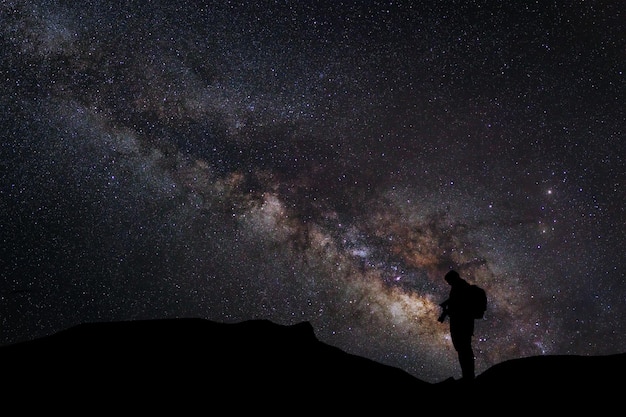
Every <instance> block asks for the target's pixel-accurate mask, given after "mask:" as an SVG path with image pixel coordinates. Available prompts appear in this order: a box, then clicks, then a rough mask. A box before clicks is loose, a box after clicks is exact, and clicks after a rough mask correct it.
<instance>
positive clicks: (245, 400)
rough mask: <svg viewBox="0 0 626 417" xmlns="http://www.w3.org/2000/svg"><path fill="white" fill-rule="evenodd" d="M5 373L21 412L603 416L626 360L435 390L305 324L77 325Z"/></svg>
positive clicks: (589, 360)
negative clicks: (584, 409)
mask: <svg viewBox="0 0 626 417" xmlns="http://www.w3.org/2000/svg"><path fill="white" fill-rule="evenodd" d="M0 365H1V366H2V369H3V374H4V378H3V381H4V383H3V392H4V393H5V398H8V399H11V400H17V399H18V398H21V400H20V403H24V401H27V400H24V398H22V397H24V396H27V397H28V398H32V397H33V396H35V397H36V398H40V399H41V398H45V399H47V401H44V403H47V404H49V403H57V404H58V400H59V399H60V398H65V397H66V396H67V394H68V393H71V395H72V396H73V397H74V398H81V399H82V400H81V401H89V402H92V403H93V402H102V400H103V399H108V402H109V404H112V403H116V402H124V404H126V405H130V406H141V407H142V409H145V408H146V407H154V408H155V409H157V410H159V409H161V408H162V407H167V406H172V407H180V406H181V404H186V405H190V404H194V403H197V402H199V401H203V399H204V400H205V401H209V402H210V403H211V404H212V405H213V406H216V405H217V404H222V406H230V407H235V409H238V410H240V411H250V410H256V409H257V407H258V406H259V404H265V405H267V404H272V407H273V409H274V410H281V409H284V410H285V411H287V410H292V408H291V406H290V405H289V404H300V405H306V406H304V409H307V410H309V411H313V410H319V411H323V410H328V409H331V408H332V409H334V410H339V409H345V410H350V411H355V410H363V411H372V410H373V409H376V407H378V408H384V409H385V410H390V409H397V410H398V411H401V410H403V409H404V408H406V407H407V406H415V402H416V401H417V402H419V403H420V406H419V408H420V409H421V410H429V411H440V410H441V409H442V408H441V407H443V409H447V410H453V409H457V410H462V409H464V408H465V407H470V406H480V407H481V409H482V410H487V409H489V407H488V406H487V404H491V403H492V402H493V401H494V400H496V401H500V402H502V401H508V402H511V401H514V402H517V403H519V406H518V409H520V410H521V409H523V408H524V407H528V410H529V411H532V410H533V409H534V408H533V407H538V406H539V403H542V404H543V405H542V406H541V407H543V409H545V407H546V404H548V406H550V407H554V408H553V409H555V410H558V411H566V410H569V409H571V410H579V408H578V407H579V405H578V403H577V401H581V400H582V399H586V400H587V401H590V402H592V403H594V409H596V410H597V409H598V407H604V406H607V405H609V404H611V403H615V404H617V403H618V399H619V398H620V397H619V395H616V394H617V392H618V389H619V388H620V384H619V382H616V381H621V380H622V379H623V376H622V375H624V373H625V371H626V353H625V354H616V355H607V356H599V357H584V356H574V355H572V356H568V355H558V356H541V357H529V358H519V359H513V360H509V361H505V362H502V363H500V364H497V365H495V366H493V367H491V368H489V369H487V370H486V371H485V372H483V373H482V374H480V375H478V376H477V377H476V380H475V381H474V382H473V383H472V384H470V385H465V384H463V383H462V382H461V381H455V380H453V379H449V380H446V381H442V382H439V383H434V384H433V383H428V382H425V381H422V380H420V379H418V378H415V377H414V376H412V375H410V374H409V373H407V372H405V371H403V370H401V369H398V368H395V367H392V366H388V365H384V364H380V363H378V362H375V361H373V360H370V359H367V358H363V357H360V356H357V355H352V354H349V353H347V352H345V351H343V350H341V349H339V348H337V347H334V346H331V345H328V344H326V343H323V342H321V341H319V340H318V339H317V337H316V336H315V332H314V329H313V327H312V326H311V324H310V323H309V322H306V321H304V322H301V323H297V324H294V325H280V324H276V323H273V322H271V321H269V320H249V321H243V322H239V323H220V322H215V321H210V320H206V319H200V318H176V319H155V320H136V321H120V322H94V323H83V324H79V325H76V326H74V327H70V328H68V329H65V330H62V331H59V332H57V333H55V334H53V335H50V336H46V337H42V338H39V339H35V340H31V341H26V342H19V343H16V344H13V345H8V346H2V347H0ZM616 376H620V378H619V379H616ZM233 396H235V398H241V399H242V401H234V402H233V401H232V400H231V398H233ZM207 399H208V400H207ZM525 399H526V401H525ZM122 400H123V401H122ZM450 400H453V401H450ZM477 404H478V405H477ZM520 407H521V408H520Z"/></svg>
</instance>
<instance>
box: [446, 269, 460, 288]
mask: <svg viewBox="0 0 626 417" xmlns="http://www.w3.org/2000/svg"><path fill="white" fill-rule="evenodd" d="M444 279H445V280H446V282H447V283H448V284H450V285H454V284H456V283H458V282H460V281H461V276H460V275H459V273H458V272H456V271H455V270H451V271H448V273H447V274H446V276H445V277H444Z"/></svg>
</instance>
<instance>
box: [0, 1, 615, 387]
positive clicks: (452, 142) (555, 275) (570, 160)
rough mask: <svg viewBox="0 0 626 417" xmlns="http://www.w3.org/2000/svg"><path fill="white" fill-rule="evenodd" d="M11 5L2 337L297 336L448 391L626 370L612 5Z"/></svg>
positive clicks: (6, 46) (4, 58) (5, 77)
mask: <svg viewBox="0 0 626 417" xmlns="http://www.w3.org/2000/svg"><path fill="white" fill-rule="evenodd" d="M509 3H510V4H508V3H507V4H504V3H502V2H495V1H494V2H491V1H448V2H429V1H427V2H408V1H407V2H404V1H396V2H384V1H371V2H370V1H354V2H350V1H348V2H326V1H320V2H298V1H293V2H292V1H288V0H284V1H278V0H276V1H263V2H234V1H228V2H226V1H223V2H211V1H203V2H196V1H160V0H155V1H145V2H134V1H121V0H120V1H98V0H91V1H80V2H66V1H45V0H37V1H28V2H26V1H7V2H3V3H2V5H0V22H2V24H1V25H0V88H1V91H2V94H1V95H0V105H1V106H2V112H0V128H1V129H0V132H1V133H0V134H1V135H2V137H1V141H0V142H1V143H0V167H1V169H0V208H1V210H0V219H1V221H0V239H1V240H0V242H1V252H0V253H1V259H0V278H1V279H0V319H1V326H0V343H3V344H8V343H14V342H17V341H21V340H26V339H31V338H35V337H39V336H42V335H46V334H50V333H53V332H55V331H58V330H60V329H63V328H66V327H69V326H71V325H74V324H77V323H80V322H85V321H108V320H128V319H140V318H162V317H203V318H207V319H211V320H218V321H223V322H236V321H241V320H247V319H258V318H263V319H270V320H272V321H275V322H277V323H282V324H293V323H297V322H300V321H305V320H306V321H309V322H311V324H312V325H313V327H314V328H315V331H316V334H317V336H318V338H319V339H320V340H322V341H324V342H326V343H329V344H331V345H334V346H337V347H340V348H342V349H344V350H346V351H348V352H350V353H354V354H358V355H362V356H365V357H368V358H371V359H374V360H376V361H379V362H382V363H386V364H390V365H393V366H397V367H399V368H401V369H404V370H406V371H407V372H409V373H411V374H413V375H415V376H416V377H418V378H420V379H422V380H426V381H429V382H438V381H440V380H443V379H445V378H447V377H450V376H454V377H456V376H459V375H460V369H459V368H458V366H457V360H456V355H455V352H454V350H453V349H452V346H451V342H450V339H449V334H448V328H447V325H446V324H441V323H439V322H437V317H438V315H439V307H438V304H439V302H441V301H442V300H443V299H445V298H446V296H447V293H448V290H449V287H448V286H447V284H446V283H445V282H444V281H443V275H444V274H445V272H446V271H447V270H449V269H450V268H455V269H457V270H458V271H459V272H460V273H461V275H462V276H463V277H464V278H466V279H467V280H468V281H470V282H475V283H478V284H479V285H481V286H483V287H484V288H485V289H486V290H487V293H488V296H489V302H490V304H489V309H488V312H487V315H486V318H485V319H484V320H482V321H479V322H477V326H476V334H475V337H474V347H475V352H476V356H477V372H478V373H479V372H482V371H483V370H485V369H486V368H488V367H490V366H492V365H494V364H496V363H499V362H501V361H503V360H507V359H512V358H517V357H523V356H530V355H543V354H584V355H600V354H608V353H618V352H623V351H624V347H625V346H626V338H625V335H626V332H623V331H622V327H623V324H622V323H623V321H624V320H623V319H624V317H625V313H626V312H625V310H624V307H625V306H626V303H625V301H626V279H625V276H624V268H625V265H624V253H623V247H624V243H625V242H624V233H623V230H624V227H625V226H626V223H625V219H626V213H625V212H624V207H625V206H626V204H625V203H626V201H625V200H626V198H625V193H624V182H625V180H626V178H625V177H626V168H625V167H626V161H624V157H625V155H626V145H625V143H626V142H624V140H623V136H624V131H625V129H626V113H625V110H624V109H626V96H625V94H624V93H625V88H624V87H625V80H624V70H626V68H625V65H624V64H625V62H626V59H625V58H626V55H625V54H626V38H625V37H624V35H623V34H624V29H626V28H625V26H624V22H625V20H624V18H625V12H626V9H625V7H624V5H623V4H622V2H620V1H586V2H556V3H555V2H550V3H549V4H543V2H534V1H516V2H509Z"/></svg>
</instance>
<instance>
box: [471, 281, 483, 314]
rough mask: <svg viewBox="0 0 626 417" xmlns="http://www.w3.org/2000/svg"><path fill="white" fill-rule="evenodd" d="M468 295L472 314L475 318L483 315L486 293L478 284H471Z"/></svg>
mask: <svg viewBox="0 0 626 417" xmlns="http://www.w3.org/2000/svg"><path fill="white" fill-rule="evenodd" d="M469 296H470V299H471V306H472V316H473V317H474V318H475V319H482V318H483V317H485V311H486V310H487V293H486V292H485V290H484V289H482V288H481V287H479V286H478V285H475V284H472V285H470V287H469Z"/></svg>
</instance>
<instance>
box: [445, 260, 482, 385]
mask: <svg viewBox="0 0 626 417" xmlns="http://www.w3.org/2000/svg"><path fill="white" fill-rule="evenodd" d="M444 279H445V280H446V282H447V283H448V284H450V287H451V288H450V295H449V297H448V299H447V300H446V301H444V302H443V303H441V304H439V305H440V306H441V307H442V308H443V312H442V313H441V315H440V316H439V321H440V322H441V323H443V322H444V320H445V319H446V316H449V317H450V337H451V338H452V345H453V346H454V349H455V350H456V351H457V354H458V356H459V363H460V365H461V373H462V375H463V377H462V380H463V381H466V382H467V381H472V380H474V351H473V350H472V336H473V335H474V317H473V315H472V312H471V305H470V299H469V297H470V294H469V287H470V284H469V283H468V282H467V281H465V280H464V279H463V278H461V277H460V276H459V273H458V272H456V271H454V270H451V271H449V272H448V273H447V274H446V275H445V278H444Z"/></svg>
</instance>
